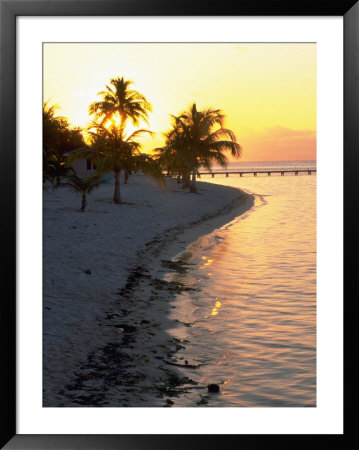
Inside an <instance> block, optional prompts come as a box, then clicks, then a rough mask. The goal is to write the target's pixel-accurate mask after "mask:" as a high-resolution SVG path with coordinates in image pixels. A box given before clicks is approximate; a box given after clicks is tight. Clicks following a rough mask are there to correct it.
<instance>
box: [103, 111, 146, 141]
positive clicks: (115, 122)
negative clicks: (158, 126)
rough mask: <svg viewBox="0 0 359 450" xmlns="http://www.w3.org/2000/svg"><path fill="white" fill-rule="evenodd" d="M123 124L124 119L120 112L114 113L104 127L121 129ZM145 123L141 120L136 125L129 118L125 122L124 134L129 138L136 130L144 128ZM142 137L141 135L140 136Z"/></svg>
mask: <svg viewBox="0 0 359 450" xmlns="http://www.w3.org/2000/svg"><path fill="white" fill-rule="evenodd" d="M121 126H123V119H122V116H121V114H120V113H119V112H116V113H114V114H113V115H112V116H111V117H110V118H109V119H108V120H107V121H106V122H105V123H104V127H105V128H106V129H107V130H111V129H116V130H120V129H121ZM144 128H145V124H144V123H143V122H142V121H141V122H140V123H139V124H138V125H137V126H135V125H134V124H133V123H132V122H131V121H130V120H129V119H127V120H126V121H125V124H124V130H123V131H124V136H125V137H126V138H128V137H129V136H131V134H132V133H134V132H135V131H136V130H139V129H144ZM138 137H140V136H138Z"/></svg>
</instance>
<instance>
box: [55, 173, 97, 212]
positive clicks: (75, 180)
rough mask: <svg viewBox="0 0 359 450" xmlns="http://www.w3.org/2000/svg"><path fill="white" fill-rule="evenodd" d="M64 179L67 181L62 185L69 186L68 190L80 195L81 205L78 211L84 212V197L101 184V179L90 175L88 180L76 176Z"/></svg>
mask: <svg viewBox="0 0 359 450" xmlns="http://www.w3.org/2000/svg"><path fill="white" fill-rule="evenodd" d="M66 179H67V181H66V182H63V183H62V184H63V185H65V186H70V188H72V189H74V190H75V191H77V192H79V193H80V194H81V197H82V203H81V209H80V211H81V212H84V211H85V208H86V205H87V199H86V196H87V195H88V194H90V193H91V192H92V191H93V190H94V189H95V188H97V187H98V186H99V185H100V184H101V179H100V178H99V177H98V176H97V175H92V176H91V177H88V178H80V177H78V176H77V175H76V174H73V175H68V176H67V177H66Z"/></svg>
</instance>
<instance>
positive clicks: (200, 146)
mask: <svg viewBox="0 0 359 450" xmlns="http://www.w3.org/2000/svg"><path fill="white" fill-rule="evenodd" d="M172 120H173V130H174V131H173V132H174V133H175V134H176V135H177V136H179V137H177V139H176V140H175V142H170V143H169V145H167V151H170V150H176V152H177V153H178V154H180V158H181V159H183V160H184V161H186V165H187V168H188V170H189V172H190V173H191V174H192V180H191V183H190V192H193V193H196V192H197V184H196V174H197V172H198V169H199V167H201V166H203V167H205V168H207V169H210V167H211V163H212V161H216V162H217V163H219V164H220V165H221V166H225V165H226V161H227V158H226V156H225V154H224V153H223V151H225V150H230V151H231V154H232V156H235V157H239V156H240V155H241V146H240V145H239V144H238V143H237V141H236V137H235V135H234V133H233V132H232V131H231V130H229V129H227V128H223V121H224V115H223V114H222V112H221V110H220V109H211V108H208V109H205V110H203V111H198V110H197V106H196V104H195V103H193V105H192V106H191V107H190V108H189V109H188V111H184V112H182V113H181V114H180V115H179V116H172ZM216 125H218V126H219V127H220V128H218V129H217V130H213V128H214V127H215V126H216ZM223 138H224V139H223ZM179 147H180V149H179Z"/></svg>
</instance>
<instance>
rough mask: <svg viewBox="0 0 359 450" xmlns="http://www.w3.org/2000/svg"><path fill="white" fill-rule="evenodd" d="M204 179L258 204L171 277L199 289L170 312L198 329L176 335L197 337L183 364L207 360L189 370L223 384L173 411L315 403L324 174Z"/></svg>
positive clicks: (201, 244)
mask: <svg viewBox="0 0 359 450" xmlns="http://www.w3.org/2000/svg"><path fill="white" fill-rule="evenodd" d="M202 179H203V181H209V182H215V183H219V184H226V185H229V186H236V187H240V188H242V189H245V190H248V191H249V192H252V193H255V194H256V202H255V205H254V207H253V208H252V210H250V211H249V212H248V213H246V214H244V215H243V216H241V217H239V218H237V219H236V220H234V221H232V222H231V223H230V224H229V225H228V224H227V225H226V226H224V227H222V228H221V229H219V230H216V231H214V232H213V233H211V234H210V235H209V236H207V237H205V238H202V239H200V240H199V241H197V242H196V243H195V244H194V245H192V246H191V247H190V248H189V252H188V249H187V253H186V254H187V257H188V258H189V261H188V262H191V264H193V265H190V266H188V267H189V270H188V272H187V273H185V274H178V273H175V274H173V273H172V274H168V275H167V276H168V277H170V278H171V279H175V280H176V281H180V282H183V283H185V284H186V285H189V286H192V287H195V288H197V289H198V291H196V292H194V293H193V292H182V293H181V294H178V295H177V297H176V299H175V300H174V304H175V305H176V306H177V307H176V309H175V310H173V312H172V313H171V317H173V318H177V319H178V320H182V321H184V322H191V323H192V326H191V327H184V328H185V329H184V328H183V327H178V328H174V329H173V330H170V331H171V333H172V334H174V335H175V336H176V337H179V338H182V339H188V340H189V341H190V343H189V344H187V345H186V348H185V349H184V350H181V351H180V352H179V353H178V354H177V358H179V359H180V358H183V359H191V361H196V362H198V363H200V364H203V365H201V366H200V367H199V368H198V369H195V370H190V369H186V370H185V369H184V374H185V375H187V376H189V377H191V378H192V379H193V380H195V381H198V382H200V384H201V385H206V384H208V383H217V384H220V386H221V393H220V394H217V395H213V394H207V392H205V390H193V391H191V392H190V393H189V394H185V395H183V396H180V397H179V398H178V399H176V400H175V405H174V406H196V402H199V401H201V400H203V397H205V399H206V402H207V401H208V404H207V403H206V404H207V406H250V407H254V406H259V407H261V406H262V407H263V406H270V407H272V406H315V404H316V195H315V189H316V177H315V176H313V175H312V176H308V175H303V176H285V177H281V176H279V177H276V176H271V177H259V176H258V177H256V178H254V177H253V178H252V177H241V178H240V177H239V176H230V177H229V178H226V177H224V176H221V177H219V176H217V177H216V178H214V179H209V177H207V178H205V177H203V178H202ZM189 304H190V305H191V308H190V309H188V305H189ZM181 305H187V306H183V307H181ZM199 404H203V403H199Z"/></svg>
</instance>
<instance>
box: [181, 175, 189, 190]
mask: <svg viewBox="0 0 359 450" xmlns="http://www.w3.org/2000/svg"><path fill="white" fill-rule="evenodd" d="M190 180H191V176H190V174H189V173H184V174H183V175H182V188H183V189H187V188H189V187H190Z"/></svg>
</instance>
